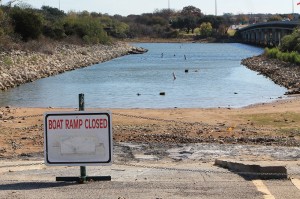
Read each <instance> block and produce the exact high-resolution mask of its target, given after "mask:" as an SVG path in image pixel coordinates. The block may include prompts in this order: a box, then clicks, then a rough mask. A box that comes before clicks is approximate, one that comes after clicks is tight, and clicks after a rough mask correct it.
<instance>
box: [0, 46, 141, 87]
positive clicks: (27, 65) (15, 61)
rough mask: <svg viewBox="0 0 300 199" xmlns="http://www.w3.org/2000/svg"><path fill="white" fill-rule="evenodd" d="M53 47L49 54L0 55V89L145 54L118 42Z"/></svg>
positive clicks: (22, 53) (10, 52)
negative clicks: (126, 56) (131, 55)
mask: <svg viewBox="0 0 300 199" xmlns="http://www.w3.org/2000/svg"><path fill="white" fill-rule="evenodd" d="M53 46H55V47H54V48H53V49H51V52H50V53H42V52H32V51H21V50H13V51H7V52H0V90H6V89H9V88H12V87H16V86H18V85H21V84H24V83H27V82H32V81H35V80H37V79H40V78H44V77H49V76H53V75H57V74H59V73H63V72H66V71H70V70H75V69H77V68H83V67H87V66H90V65H93V64H97V63H101V62H105V61H108V60H111V59H114V58H117V57H120V56H124V55H128V54H136V53H144V52H147V50H146V49H143V48H139V47H133V46H130V45H128V44H126V43H122V42H117V43H114V44H113V45H100V44H99V45H92V46H90V45H85V46H79V45H71V44H60V43H57V44H55V45H53Z"/></svg>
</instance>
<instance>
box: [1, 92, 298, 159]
mask: <svg viewBox="0 0 300 199" xmlns="http://www.w3.org/2000/svg"><path fill="white" fill-rule="evenodd" d="M74 110H77V109H62V108H24V107H23V108H20V107H0V132H1V133H0V158H12V157H31V156H33V155H32V154H35V153H42V151H43V142H44V140H43V139H44V132H43V113H44V112H49V111H74ZM86 110H93V111H97V110H98V111H100V110H101V109H86ZM111 111H112V117H113V139H114V141H115V142H116V143H123V142H129V143H148V144H151V143H152V144H153V143H160V144H165V145H169V144H171V145H172V144H189V143H218V144H242V145H243V144H246V145H249V144H250V145H256V146H259V145H263V146H288V147H299V146H300V133H299V126H300V98H299V97H295V98H288V99H285V100H279V101H276V102H273V103H265V104H257V105H255V106H248V107H245V108H207V109H204V108H203V109H202V108H199V109H198V108H196V109H195V108H190V109H177V108H173V109H111Z"/></svg>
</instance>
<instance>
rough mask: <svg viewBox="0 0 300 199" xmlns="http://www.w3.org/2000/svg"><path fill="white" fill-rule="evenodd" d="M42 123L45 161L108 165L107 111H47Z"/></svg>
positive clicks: (109, 153)
mask: <svg viewBox="0 0 300 199" xmlns="http://www.w3.org/2000/svg"><path fill="white" fill-rule="evenodd" d="M44 127H45V137H44V142H45V144H44V147H45V149H44V152H45V154H44V156H45V164H46V165H66V166H87V165H111V163H112V153H113V152H112V121H111V113H110V112H101V113H99V112H86V111H77V112H47V113H45V114H44Z"/></svg>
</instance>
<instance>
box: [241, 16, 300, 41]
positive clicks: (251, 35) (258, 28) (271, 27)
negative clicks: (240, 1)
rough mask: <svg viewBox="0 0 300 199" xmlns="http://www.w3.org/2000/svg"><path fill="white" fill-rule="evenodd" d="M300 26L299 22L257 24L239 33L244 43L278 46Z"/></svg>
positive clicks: (242, 29)
mask: <svg viewBox="0 0 300 199" xmlns="http://www.w3.org/2000/svg"><path fill="white" fill-rule="evenodd" d="M299 25H300V22H299V21H274V22H266V23H257V24H253V25H249V26H247V27H244V28H241V29H239V30H238V31H237V35H239V36H240V39H241V42H242V43H248V44H254V45H260V46H278V45H280V42H281V39H282V38H283V37H284V36H285V35H288V34H291V33H292V32H293V30H294V29H295V28H296V27H298V26H299Z"/></svg>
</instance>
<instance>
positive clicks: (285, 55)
mask: <svg viewBox="0 0 300 199" xmlns="http://www.w3.org/2000/svg"><path fill="white" fill-rule="evenodd" d="M265 55H266V56H268V57H270V58H274V59H279V60H281V61H285V62H291V63H295V64H300V54H299V53H298V52H296V51H292V52H282V51H280V50H279V49H278V48H271V49H269V48H266V49H265Z"/></svg>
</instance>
